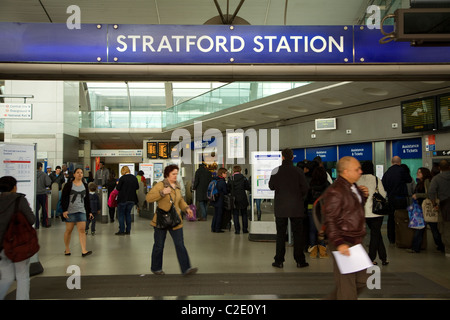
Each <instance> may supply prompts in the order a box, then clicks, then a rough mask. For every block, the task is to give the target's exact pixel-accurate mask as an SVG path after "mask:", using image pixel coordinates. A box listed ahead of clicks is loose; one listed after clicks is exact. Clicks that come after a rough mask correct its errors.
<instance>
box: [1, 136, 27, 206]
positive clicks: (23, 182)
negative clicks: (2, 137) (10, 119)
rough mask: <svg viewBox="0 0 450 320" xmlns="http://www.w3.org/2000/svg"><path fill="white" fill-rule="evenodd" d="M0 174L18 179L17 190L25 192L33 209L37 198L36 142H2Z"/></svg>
mask: <svg viewBox="0 0 450 320" xmlns="http://www.w3.org/2000/svg"><path fill="white" fill-rule="evenodd" d="M0 159H1V161H0V176H2V177H3V176H12V177H14V178H15V179H16V180H17V192H18V193H23V194H25V196H26V198H27V200H28V203H29V204H30V207H31V208H32V210H33V211H34V210H35V199H36V144H14V143H0Z"/></svg>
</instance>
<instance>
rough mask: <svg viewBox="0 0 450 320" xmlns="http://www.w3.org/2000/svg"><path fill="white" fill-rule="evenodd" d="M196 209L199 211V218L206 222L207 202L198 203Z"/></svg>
mask: <svg viewBox="0 0 450 320" xmlns="http://www.w3.org/2000/svg"><path fill="white" fill-rule="evenodd" d="M198 207H199V209H200V217H201V218H203V219H205V220H206V217H207V215H208V201H199V202H198Z"/></svg>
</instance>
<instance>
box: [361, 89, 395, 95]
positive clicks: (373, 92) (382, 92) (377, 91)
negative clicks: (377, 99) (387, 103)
mask: <svg viewBox="0 0 450 320" xmlns="http://www.w3.org/2000/svg"><path fill="white" fill-rule="evenodd" d="M362 91H363V92H364V93H367V94H370V95H371V96H387V95H388V94H389V92H388V91H387V90H384V89H379V88H364V89H362Z"/></svg>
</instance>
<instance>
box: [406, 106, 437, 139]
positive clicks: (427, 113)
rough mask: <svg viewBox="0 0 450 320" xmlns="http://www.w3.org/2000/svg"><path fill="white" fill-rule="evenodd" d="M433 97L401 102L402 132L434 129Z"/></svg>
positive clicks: (434, 109)
mask: <svg viewBox="0 0 450 320" xmlns="http://www.w3.org/2000/svg"><path fill="white" fill-rule="evenodd" d="M435 107H436V99H435V98H434V97H430V98H424V99H416V100H409V101H403V102H402V133H408V132H420V131H429V130H433V129H436V108H435Z"/></svg>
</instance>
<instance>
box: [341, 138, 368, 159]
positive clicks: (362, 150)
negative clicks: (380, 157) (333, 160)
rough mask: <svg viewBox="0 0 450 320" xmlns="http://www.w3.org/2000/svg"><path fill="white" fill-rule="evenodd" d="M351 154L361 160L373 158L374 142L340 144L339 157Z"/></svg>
mask: <svg viewBox="0 0 450 320" xmlns="http://www.w3.org/2000/svg"><path fill="white" fill-rule="evenodd" d="M345 156H350V157H354V158H356V159H358V160H359V161H364V160H372V156H373V153H372V143H371V142H366V143H357V144H346V145H342V146H339V158H342V157H345Z"/></svg>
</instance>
